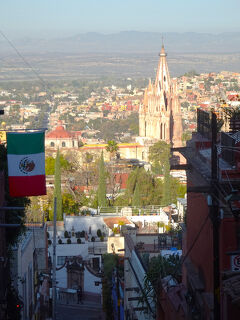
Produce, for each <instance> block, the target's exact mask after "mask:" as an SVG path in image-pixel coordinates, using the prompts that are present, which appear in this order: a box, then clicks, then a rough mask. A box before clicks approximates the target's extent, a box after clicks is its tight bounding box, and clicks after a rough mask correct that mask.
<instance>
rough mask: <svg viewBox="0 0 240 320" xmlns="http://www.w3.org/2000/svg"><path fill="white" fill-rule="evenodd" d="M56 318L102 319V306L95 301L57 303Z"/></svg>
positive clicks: (77, 319) (60, 319)
mask: <svg viewBox="0 0 240 320" xmlns="http://www.w3.org/2000/svg"><path fill="white" fill-rule="evenodd" d="M56 319H57V320H104V319H105V317H104V315H103V312H102V306H101V305H100V304H96V303H90V302H83V304H79V305H78V304H77V305H76V304H74V305H68V304H57V312H56Z"/></svg>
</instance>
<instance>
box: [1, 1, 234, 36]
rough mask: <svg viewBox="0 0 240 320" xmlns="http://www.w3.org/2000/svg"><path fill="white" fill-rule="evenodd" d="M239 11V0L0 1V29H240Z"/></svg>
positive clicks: (15, 32) (17, 32)
mask: <svg viewBox="0 0 240 320" xmlns="http://www.w3.org/2000/svg"><path fill="white" fill-rule="evenodd" d="M239 15H240V0H164V1H163V0H85V1H83V0H0V29H1V30H2V31H4V32H5V33H7V34H8V35H10V36H11V37H13V36H15V37H18V36H24V35H26V36H32V35H34V36H39V35H40V36H47V35H49V36H67V35H74V34H77V33H84V32H101V33H115V32H119V31H126V30H136V31H155V32H191V31H194V32H210V33H220V32H234V31H236V32H240V18H239Z"/></svg>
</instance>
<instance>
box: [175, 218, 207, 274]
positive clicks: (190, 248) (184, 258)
mask: <svg viewBox="0 0 240 320" xmlns="http://www.w3.org/2000/svg"><path fill="white" fill-rule="evenodd" d="M208 218H209V214H208V215H207V216H206V218H205V219H204V222H203V224H202V225H201V227H200V229H199V231H198V233H197V235H196V237H195V238H194V240H193V242H192V244H191V246H190V247H189V249H188V251H187V253H186V255H185V256H184V257H183V259H182V260H181V259H180V260H179V263H178V264H177V265H176V269H175V271H174V274H173V277H175V276H176V273H177V271H178V269H179V267H181V266H182V265H183V263H184V261H185V260H186V259H187V257H188V256H189V254H190V252H191V251H192V249H193V247H194V246H195V244H196V242H197V240H198V238H199V236H200V235H201V233H202V231H203V228H204V227H205V225H206V223H207V221H208Z"/></svg>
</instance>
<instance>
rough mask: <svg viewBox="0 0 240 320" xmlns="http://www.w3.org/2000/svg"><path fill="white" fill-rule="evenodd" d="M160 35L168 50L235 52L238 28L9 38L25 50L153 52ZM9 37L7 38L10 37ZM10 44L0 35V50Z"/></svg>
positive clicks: (239, 37) (238, 49)
mask: <svg viewBox="0 0 240 320" xmlns="http://www.w3.org/2000/svg"><path fill="white" fill-rule="evenodd" d="M162 37H163V39H164V45H165V48H166V51H167V52H169V53H239V52H240V32H235V33H220V34H210V33H195V32H188V33H176V32H167V33H163V34H162V33H158V32H138V31H124V32H119V33H113V34H101V33H95V32H91V33H82V34H78V35H75V36H73V37H65V38H61V37H59V38H57V39H51V40H48V39H34V38H23V39H18V40H16V41H13V43H14V45H15V46H16V47H17V48H18V49H19V50H20V51H21V52H25V53H31V54H34V53H37V54H39V53H57V52H59V53H86V52H92V53H93V52H95V53H104V52H106V53H126V54H129V53H153V52H159V51H160V49H161V45H162ZM10 40H11V39H10ZM10 52H12V48H11V47H10V46H9V44H8V43H7V42H6V40H4V39H1V38H0V55H1V53H10Z"/></svg>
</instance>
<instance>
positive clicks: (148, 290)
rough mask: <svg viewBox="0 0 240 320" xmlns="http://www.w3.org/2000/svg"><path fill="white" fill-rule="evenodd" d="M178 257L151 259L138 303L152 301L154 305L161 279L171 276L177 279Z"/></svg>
mask: <svg viewBox="0 0 240 320" xmlns="http://www.w3.org/2000/svg"><path fill="white" fill-rule="evenodd" d="M179 262H180V257H179V255H175V254H172V255H170V256H169V257H163V256H161V255H159V256H157V257H153V258H151V259H150V261H149V263H148V269H147V272H146V276H145V278H144V287H143V294H142V297H141V300H140V303H144V301H146V299H148V301H149V299H150V300H152V301H153V302H154V304H155V305H156V302H157V297H158V293H159V282H160V280H161V279H162V278H164V277H166V276H168V275H171V276H173V277H176V276H177V277H178V276H179V275H180V268H178V269H177V266H179Z"/></svg>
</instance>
